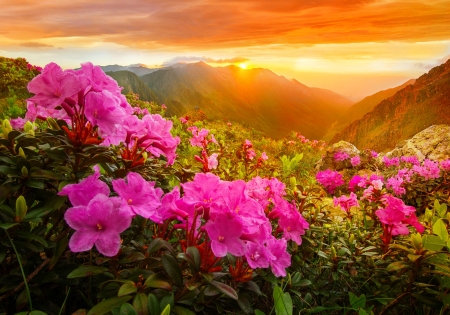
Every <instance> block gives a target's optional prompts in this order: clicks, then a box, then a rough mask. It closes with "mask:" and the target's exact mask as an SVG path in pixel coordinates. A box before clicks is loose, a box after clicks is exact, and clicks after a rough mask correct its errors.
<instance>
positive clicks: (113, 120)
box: [84, 90, 126, 135]
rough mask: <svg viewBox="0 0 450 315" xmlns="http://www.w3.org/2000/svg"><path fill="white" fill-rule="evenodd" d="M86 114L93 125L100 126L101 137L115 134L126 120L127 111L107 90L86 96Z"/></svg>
mask: <svg viewBox="0 0 450 315" xmlns="http://www.w3.org/2000/svg"><path fill="white" fill-rule="evenodd" d="M84 114H85V115H86V118H87V119H88V120H89V121H90V122H91V123H92V125H94V126H98V128H99V133H100V135H103V134H104V135H108V134H112V133H115V132H116V129H117V127H118V125H120V124H122V122H123V121H124V120H125V118H126V113H125V110H124V109H122V108H121V107H120V106H119V103H118V100H117V99H116V98H114V97H113V95H112V93H111V92H109V91H107V90H104V91H102V92H94V93H89V94H88V95H87V96H86V105H85V109H84Z"/></svg>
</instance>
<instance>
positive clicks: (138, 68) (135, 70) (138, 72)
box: [100, 64, 158, 76]
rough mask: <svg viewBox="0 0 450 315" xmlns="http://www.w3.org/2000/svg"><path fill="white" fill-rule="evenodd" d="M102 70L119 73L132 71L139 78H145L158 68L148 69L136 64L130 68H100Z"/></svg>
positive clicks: (112, 66)
mask: <svg viewBox="0 0 450 315" xmlns="http://www.w3.org/2000/svg"><path fill="white" fill-rule="evenodd" d="M100 68H102V70H103V71H104V72H105V73H106V72H117V71H125V70H126V71H130V72H133V73H134V74H136V75H138V76H143V75H145V74H149V73H152V72H154V71H156V70H158V68H147V67H146V66H144V65H143V64H134V65H129V66H119V65H109V66H100Z"/></svg>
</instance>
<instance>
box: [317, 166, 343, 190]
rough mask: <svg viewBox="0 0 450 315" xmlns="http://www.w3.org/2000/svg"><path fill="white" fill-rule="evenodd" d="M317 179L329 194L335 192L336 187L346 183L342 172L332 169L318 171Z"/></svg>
mask: <svg viewBox="0 0 450 315" xmlns="http://www.w3.org/2000/svg"><path fill="white" fill-rule="evenodd" d="M316 179H317V181H318V182H319V183H320V184H321V185H322V186H323V187H324V188H325V190H326V191H327V192H328V193H329V194H334V191H335V190H336V188H337V187H339V186H342V185H343V184H344V180H343V178H342V174H341V173H339V172H337V171H332V170H330V169H328V170H325V171H321V172H318V173H317V174H316Z"/></svg>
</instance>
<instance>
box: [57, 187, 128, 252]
mask: <svg viewBox="0 0 450 315" xmlns="http://www.w3.org/2000/svg"><path fill="white" fill-rule="evenodd" d="M122 202H123V201H122V200H121V199H120V198H114V197H113V198H108V197H107V196H105V195H103V194H98V195H96V196H95V197H94V198H93V199H91V200H90V201H89V203H88V204H87V205H85V206H84V205H83V206H76V207H73V208H69V209H67V211H66V213H65V214H64V219H65V220H66V222H67V224H68V225H69V226H70V227H71V228H73V229H74V230H76V231H75V233H74V234H73V235H72V237H71V238H70V241H69V247H70V250H71V251H72V252H83V251H87V250H90V249H91V248H92V247H93V246H94V244H95V247H96V248H97V250H98V251H99V252H100V253H101V254H103V255H105V256H108V257H111V256H115V255H117V253H118V252H119V249H120V233H121V232H123V231H125V230H126V229H127V228H128V227H129V226H130V224H131V216H130V214H129V212H128V211H127V210H124V204H123V203H122Z"/></svg>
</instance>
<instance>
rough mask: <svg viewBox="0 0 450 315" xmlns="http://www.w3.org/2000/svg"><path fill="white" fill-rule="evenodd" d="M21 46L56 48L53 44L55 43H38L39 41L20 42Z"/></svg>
mask: <svg viewBox="0 0 450 315" xmlns="http://www.w3.org/2000/svg"><path fill="white" fill-rule="evenodd" d="M19 46H23V47H29V48H55V46H53V45H47V44H42V43H37V42H26V43H21V44H19Z"/></svg>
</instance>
